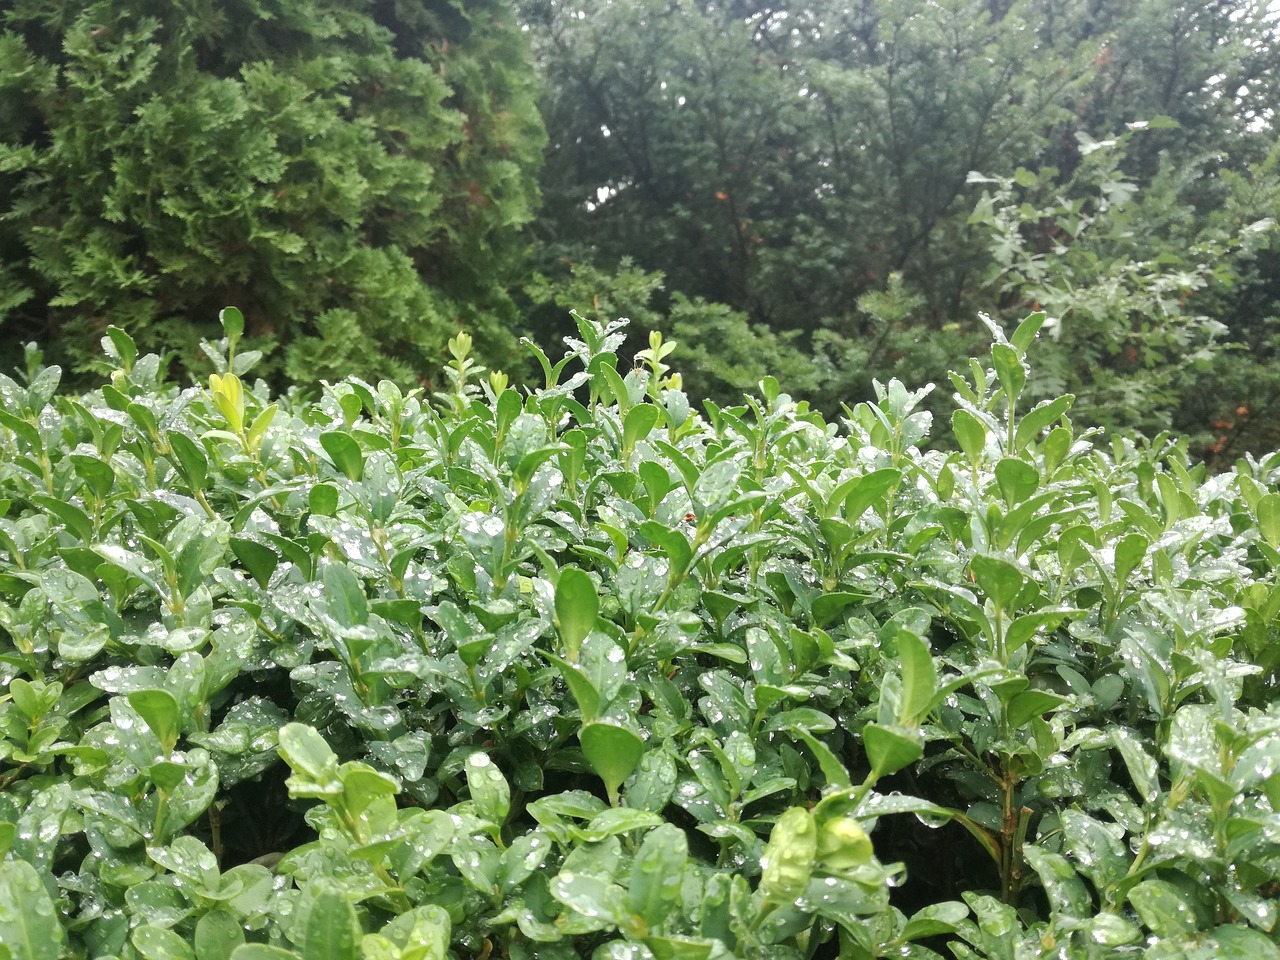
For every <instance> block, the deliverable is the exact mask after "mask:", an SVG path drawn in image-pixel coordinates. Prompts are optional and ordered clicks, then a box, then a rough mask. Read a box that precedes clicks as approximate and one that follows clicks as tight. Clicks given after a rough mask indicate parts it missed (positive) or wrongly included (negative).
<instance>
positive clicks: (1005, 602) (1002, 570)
mask: <svg viewBox="0 0 1280 960" xmlns="http://www.w3.org/2000/svg"><path fill="white" fill-rule="evenodd" d="M969 568H970V569H971V570H972V571H973V576H974V579H975V580H976V581H977V583H978V586H979V587H981V588H982V592H983V593H985V594H986V595H987V596H988V597H990V598H991V602H992V603H994V604H995V605H996V607H997V608H999V609H1001V610H1011V609H1013V606H1014V604H1015V603H1016V601H1017V599H1018V595H1019V594H1020V593H1021V592H1022V585H1023V584H1024V583H1025V582H1026V578H1025V577H1024V576H1023V574H1022V571H1021V570H1019V569H1018V568H1017V567H1015V566H1014V565H1013V564H1011V563H1009V562H1008V561H1007V560H1001V559H999V558H998V557H990V556H986V555H985V554H978V555H976V556H974V557H973V559H971V560H970V561H969Z"/></svg>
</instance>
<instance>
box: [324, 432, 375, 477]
mask: <svg viewBox="0 0 1280 960" xmlns="http://www.w3.org/2000/svg"><path fill="white" fill-rule="evenodd" d="M320 446H322V447H323V448H324V452H325V453H327V454H328V455H329V459H330V460H331V461H332V462H333V465H334V466H335V467H337V468H338V471H339V472H340V473H341V474H342V475H343V476H345V477H346V478H347V479H348V480H353V481H357V480H360V479H361V478H362V477H363V476H364V453H363V452H362V451H361V449H360V444H359V443H358V442H357V441H356V439H355V437H353V436H351V434H349V433H343V432H341V431H330V432H329V433H322V434H320Z"/></svg>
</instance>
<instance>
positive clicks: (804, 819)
mask: <svg viewBox="0 0 1280 960" xmlns="http://www.w3.org/2000/svg"><path fill="white" fill-rule="evenodd" d="M817 854H818V828H817V824H815V823H814V820H813V814H811V813H810V812H809V811H808V810H805V809H803V808H801V807H792V808H790V809H789V810H787V811H785V812H784V813H783V814H782V816H780V817H779V818H778V822H777V823H775V824H774V825H773V830H771V831H770V833H769V843H768V845H767V846H766V847H765V850H764V854H763V856H761V858H760V893H761V894H762V895H763V896H764V897H765V899H766V900H770V901H773V902H774V903H791V902H793V901H795V900H797V899H798V898H799V897H801V896H802V895H803V894H804V892H805V891H806V890H807V889H808V887H809V878H810V877H811V876H812V875H813V863H814V859H815V858H816V857H817Z"/></svg>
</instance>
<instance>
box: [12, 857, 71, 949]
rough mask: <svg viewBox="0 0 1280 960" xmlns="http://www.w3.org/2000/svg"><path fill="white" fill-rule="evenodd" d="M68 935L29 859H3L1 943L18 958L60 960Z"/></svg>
mask: <svg viewBox="0 0 1280 960" xmlns="http://www.w3.org/2000/svg"><path fill="white" fill-rule="evenodd" d="M65 942H66V934H65V933H64V932H63V929H62V925H61V924H60V923H59V922H58V914H57V911H56V910H55V909H54V904H53V899H52V898H51V897H50V896H49V891H48V889H47V888H46V887H45V884H44V881H43V880H42V879H41V878H40V874H39V873H37V872H36V869H35V867H33V866H31V864H29V863H27V862H26V861H25V860H15V859H8V860H4V861H2V862H0V944H4V945H5V946H6V947H8V949H9V951H10V953H11V955H12V956H13V957H14V960H57V958H58V957H60V956H61V955H62V948H63V944H64V943H65Z"/></svg>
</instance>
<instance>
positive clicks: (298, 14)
mask: <svg viewBox="0 0 1280 960" xmlns="http://www.w3.org/2000/svg"><path fill="white" fill-rule="evenodd" d="M0 31H2V32H0V114H3V115H4V116H5V118H6V120H5V125H4V129H3V131H0V256H2V257H3V259H2V261H0V263H2V264H3V266H0V271H2V272H0V320H3V322H4V328H5V334H6V337H5V340H6V341H7V342H8V343H10V344H17V343H19V342H21V341H23V340H25V339H29V338H37V339H39V340H41V341H43V342H44V343H47V344H48V345H49V346H50V348H51V350H50V352H51V356H52V358H53V359H59V360H63V361H69V362H70V363H71V364H73V365H74V366H75V367H76V368H79V369H83V368H85V367H86V366H88V365H91V364H92V363H93V362H94V357H95V352H96V349H97V343H98V340H99V338H100V336H101V334H102V332H103V331H104V329H105V327H106V326H107V325H109V324H117V325H119V326H121V327H124V328H126V329H128V330H129V331H130V332H131V333H132V334H133V335H134V337H135V339H137V340H138V341H139V343H140V344H141V345H142V346H143V347H144V349H146V348H156V347H158V346H163V347H168V348H170V349H172V350H174V351H176V354H177V357H178V359H179V360H180V362H182V363H184V364H190V363H192V362H194V358H195V357H196V356H197V344H198V342H199V340H200V338H201V337H202V336H205V335H208V334H209V333H210V332H211V330H212V324H213V323H214V321H215V318H216V315H217V312H218V309H219V308H220V307H222V306H224V305H226V304H236V305H239V306H241V307H242V308H243V309H244V312H245V314H246V316H247V319H248V324H249V334H250V340H251V342H252V343H253V345H256V346H258V347H261V348H264V349H266V350H267V351H268V354H269V360H270V363H269V369H270V370H272V371H273V372H275V373H277V374H279V373H283V374H286V375H288V376H290V377H293V378H297V379H305V380H314V379H315V378H316V377H318V376H338V375H342V374H346V373H358V372H363V373H364V374H365V375H369V376H393V375H398V376H401V377H409V376H413V375H415V371H421V370H425V369H433V368H435V367H436V366H438V361H439V358H440V357H441V356H442V354H443V351H444V343H445V341H446V340H447V339H448V338H449V337H450V336H451V335H452V334H453V333H454V332H455V331H456V328H457V327H459V326H465V327H466V328H467V329H468V330H470V331H471V332H472V333H473V334H474V335H475V336H476V337H477V340H478V341H479V343H480V344H481V345H482V347H483V348H484V349H486V350H487V351H488V352H489V353H491V354H495V353H496V354H500V353H501V352H502V351H503V350H505V349H507V348H508V347H509V346H510V345H511V344H512V342H513V340H514V338H513V337H512V336H511V333H510V331H509V329H508V328H509V326H510V324H511V323H512V322H513V321H514V319H515V310H514V306H513V304H512V301H511V299H510V297H509V295H508V293H507V287H508V286H509V285H510V284H511V283H512V282H513V281H514V278H516V277H517V275H518V272H519V270H520V269H521V264H522V248H521V246H520V240H519V236H518V232H517V230H516V228H517V227H518V226H519V225H520V224H522V223H524V222H525V221H527V220H528V219H529V218H530V217H531V216H532V214H533V211H534V208H535V205H536V201H537V187H536V180H535V171H536V168H537V166H538V164H539V163H540V159H541V149H542V144H543V140H544V134H543V128H542V124H541V121H540V119H539V117H538V114H537V110H536V101H535V96H536V93H535V81H534V78H533V75H532V72H531V65H530V62H529V57H528V50H527V43H526V40H525V38H524V36H523V34H522V32H521V30H520V28H519V25H518V24H517V22H516V21H515V19H514V15H513V13H512V11H511V9H510V7H509V4H508V3H507V2H506V0H479V2H468V3H466V4H461V3H455V2H448V0H425V2H414V3H409V2H403V0H355V2H352V0H294V2H287V3H286V2H281V0H269V2H266V3H254V2H249V0H231V2H228V3H221V4H196V5H194V6H193V5H186V4H157V3H151V2H147V0H112V2H98V3H93V4H90V5H88V6H84V5H83V4H80V3H73V2H70V0H15V2H13V3H9V4H6V5H5V6H4V8H3V11H2V12H0Z"/></svg>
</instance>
